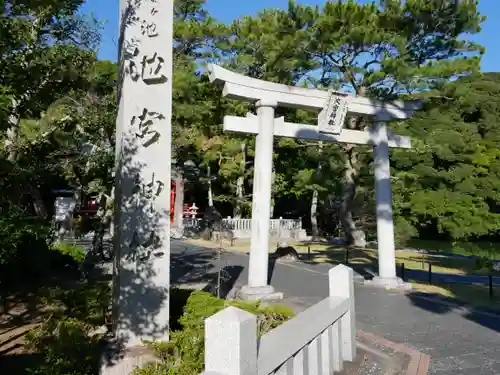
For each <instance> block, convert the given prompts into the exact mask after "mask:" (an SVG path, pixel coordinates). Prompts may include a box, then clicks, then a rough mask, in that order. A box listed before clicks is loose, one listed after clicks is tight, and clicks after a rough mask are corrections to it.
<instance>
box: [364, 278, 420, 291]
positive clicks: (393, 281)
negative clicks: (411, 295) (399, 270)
mask: <svg viewBox="0 0 500 375" xmlns="http://www.w3.org/2000/svg"><path fill="white" fill-rule="evenodd" d="M365 285H368V286H374V287H376V288H384V289H397V290H411V289H412V286H411V284H410V283H405V282H404V281H403V280H402V279H401V278H399V277H380V276H375V277H374V278H373V279H372V280H366V281H365Z"/></svg>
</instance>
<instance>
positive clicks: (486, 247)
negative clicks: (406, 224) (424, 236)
mask: <svg viewBox="0 0 500 375" xmlns="http://www.w3.org/2000/svg"><path fill="white" fill-rule="evenodd" d="M406 247H409V248H414V249H425V250H429V251H436V252H441V253H451V254H457V255H465V256H470V255H473V256H479V257H487V258H489V259H495V260H500V244H498V243H494V242H466V243H452V242H446V241H429V240H410V241H408V242H407V243H406Z"/></svg>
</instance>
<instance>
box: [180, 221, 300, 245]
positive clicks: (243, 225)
mask: <svg viewBox="0 0 500 375" xmlns="http://www.w3.org/2000/svg"><path fill="white" fill-rule="evenodd" d="M200 220H201V219H192V218H184V219H183V225H184V227H185V228H188V229H196V228H197V227H198V225H199V222H200ZM222 222H223V224H224V227H225V228H226V229H228V230H231V231H232V232H233V234H234V237H235V238H239V239H246V238H250V237H251V233H252V219H234V218H232V217H227V218H225V219H222ZM269 231H270V232H271V233H270V234H271V236H275V237H281V238H294V239H298V240H304V239H306V238H305V237H306V232H305V230H304V229H302V220H301V219H283V218H281V217H280V218H279V219H271V220H270V221H269Z"/></svg>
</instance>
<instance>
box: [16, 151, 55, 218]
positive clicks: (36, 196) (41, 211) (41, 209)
mask: <svg viewBox="0 0 500 375" xmlns="http://www.w3.org/2000/svg"><path fill="white" fill-rule="evenodd" d="M14 157H15V156H14ZM28 191H29V194H30V196H31V198H32V199H33V208H34V210H35V213H36V216H38V217H39V218H42V219H46V218H47V208H46V207H45V202H44V201H43V198H42V194H41V193H40V190H38V188H37V187H36V186H33V185H29V186H28Z"/></svg>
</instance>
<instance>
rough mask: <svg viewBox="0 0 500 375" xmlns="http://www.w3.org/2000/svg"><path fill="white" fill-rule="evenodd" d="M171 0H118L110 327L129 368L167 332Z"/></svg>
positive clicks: (118, 365) (117, 368) (117, 367)
mask: <svg viewBox="0 0 500 375" xmlns="http://www.w3.org/2000/svg"><path fill="white" fill-rule="evenodd" d="M172 24H173V2H172V1H170V0H140V1H138V0H121V1H120V33H119V35H120V40H119V62H120V71H119V86H118V103H119V112H118V118H117V123H116V154H115V155H116V175H115V182H116V185H115V210H116V212H115V239H114V240H115V263H114V266H115V267H114V290H113V308H114V311H113V325H114V333H115V336H116V339H117V341H118V342H119V344H120V346H121V347H123V348H124V349H125V352H124V355H123V358H122V359H120V360H118V361H117V362H115V363H113V364H110V363H105V364H104V366H103V371H102V373H105V374H115V373H116V374H118V373H119V374H121V375H125V374H129V373H130V372H131V371H132V370H133V368H134V367H135V366H136V365H137V364H138V363H141V362H142V361H143V360H144V358H145V357H147V355H146V351H145V348H144V347H143V344H142V340H168V332H169V324H168V323H169V286H170V215H169V210H170V174H171V162H170V160H171V117H172Z"/></svg>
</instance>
